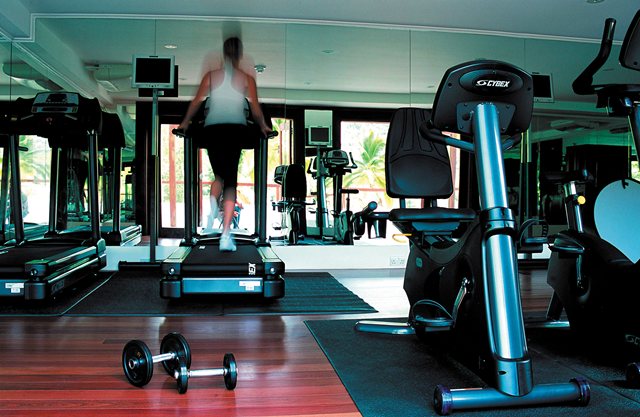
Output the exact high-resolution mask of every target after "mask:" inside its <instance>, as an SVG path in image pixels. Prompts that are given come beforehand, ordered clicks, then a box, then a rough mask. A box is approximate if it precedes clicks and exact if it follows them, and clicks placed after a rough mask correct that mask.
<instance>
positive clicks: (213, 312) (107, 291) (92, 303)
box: [67, 271, 375, 316]
mask: <svg viewBox="0 0 640 417" xmlns="http://www.w3.org/2000/svg"><path fill="white" fill-rule="evenodd" d="M363 312H365V313H371V312H375V310H374V309H373V308H372V307H371V306H370V305H369V304H367V303H365V302H364V301H363V300H362V299H361V298H359V297H357V296H356V295H355V294H353V293H352V292H351V291H349V290H348V289H347V288H345V287H344V286H343V285H342V284H340V283H339V282H338V281H336V279H335V278H333V277H332V276H331V275H330V274H328V273H324V272H313V273H306V272H305V273H302V272H301V273H286V274H285V296H284V298H281V299H278V300H265V299H263V298H262V297H257V296H253V295H249V296H229V295H225V296H222V295H203V296H193V295H191V296H183V297H182V298H180V299H177V300H167V299H163V298H161V297H160V275H159V274H158V273H150V272H148V271H147V272H141V271H131V272H119V273H116V274H115V275H114V276H113V277H112V278H111V279H110V280H109V282H108V283H106V284H105V285H103V286H102V287H101V288H100V289H99V290H97V291H95V292H93V293H92V294H91V295H90V296H88V297H86V298H85V299H84V300H83V301H82V303H80V304H78V305H76V306H75V307H74V308H72V309H71V310H70V311H69V312H67V315H72V316H129V315H132V316H220V315H268V314H278V315H287V314H330V313H363Z"/></svg>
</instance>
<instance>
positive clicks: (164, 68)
mask: <svg viewBox="0 0 640 417" xmlns="http://www.w3.org/2000/svg"><path fill="white" fill-rule="evenodd" d="M173 77H174V57H173V56H158V55H134V56H133V77H132V79H131V86H132V87H133V88H173Z"/></svg>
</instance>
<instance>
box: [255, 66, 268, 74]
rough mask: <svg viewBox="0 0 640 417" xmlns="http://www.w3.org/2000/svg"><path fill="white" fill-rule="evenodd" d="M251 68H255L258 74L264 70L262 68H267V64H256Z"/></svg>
mask: <svg viewBox="0 0 640 417" xmlns="http://www.w3.org/2000/svg"><path fill="white" fill-rule="evenodd" d="M253 68H255V69H256V72H257V73H258V74H262V73H263V72H264V70H266V69H267V66H266V65H264V64H256V65H255V66H254V67H253Z"/></svg>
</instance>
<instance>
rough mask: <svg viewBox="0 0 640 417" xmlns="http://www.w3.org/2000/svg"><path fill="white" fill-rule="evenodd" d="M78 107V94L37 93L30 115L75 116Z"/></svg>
mask: <svg viewBox="0 0 640 417" xmlns="http://www.w3.org/2000/svg"><path fill="white" fill-rule="evenodd" d="M79 106H80V96H79V95H78V93H60V92H56V93H51V92H47V93H38V95H36V97H35V98H34V99H33V104H32V106H31V113H63V114H75V113H77V112H78V107H79Z"/></svg>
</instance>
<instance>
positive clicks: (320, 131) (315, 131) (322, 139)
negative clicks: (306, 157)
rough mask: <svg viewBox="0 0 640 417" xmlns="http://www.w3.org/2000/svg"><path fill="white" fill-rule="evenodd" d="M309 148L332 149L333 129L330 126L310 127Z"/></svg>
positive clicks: (308, 131)
mask: <svg viewBox="0 0 640 417" xmlns="http://www.w3.org/2000/svg"><path fill="white" fill-rule="evenodd" d="M307 146H320V147H324V148H329V147H331V128H330V127H328V126H310V127H308V128H307Z"/></svg>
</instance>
